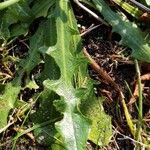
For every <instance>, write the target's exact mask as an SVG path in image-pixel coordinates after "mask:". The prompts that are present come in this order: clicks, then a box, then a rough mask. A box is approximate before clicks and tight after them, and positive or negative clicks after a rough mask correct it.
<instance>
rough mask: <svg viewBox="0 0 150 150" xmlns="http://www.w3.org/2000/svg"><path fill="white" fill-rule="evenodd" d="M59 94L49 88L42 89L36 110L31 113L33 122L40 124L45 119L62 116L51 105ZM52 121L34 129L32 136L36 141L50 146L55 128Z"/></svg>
mask: <svg viewBox="0 0 150 150" xmlns="http://www.w3.org/2000/svg"><path fill="white" fill-rule="evenodd" d="M58 98H59V96H58V95H57V94H55V93H54V92H52V91H50V90H49V89H46V88H45V89H44V91H43V92H42V93H41V95H40V97H39V99H38V103H39V106H38V107H37V109H36V111H35V112H34V113H33V114H31V119H32V122H33V123H34V124H41V123H43V122H46V121H50V120H53V119H56V118H62V116H61V115H60V113H59V112H58V111H57V110H56V108H55V107H54V106H53V105H52V104H53V101H54V100H55V99H58ZM54 123H55V122H52V123H51V124H49V126H44V127H40V128H37V129H35V130H34V136H35V137H36V139H37V141H38V143H40V144H44V145H47V146H49V147H50V146H51V145H52V144H54V143H55V142H56V139H55V136H56V133H57V131H56V129H55V127H54Z"/></svg>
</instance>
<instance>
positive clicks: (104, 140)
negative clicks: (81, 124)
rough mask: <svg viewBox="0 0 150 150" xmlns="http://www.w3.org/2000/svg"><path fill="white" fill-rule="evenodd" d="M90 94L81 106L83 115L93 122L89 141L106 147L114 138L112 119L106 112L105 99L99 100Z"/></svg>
mask: <svg viewBox="0 0 150 150" xmlns="http://www.w3.org/2000/svg"><path fill="white" fill-rule="evenodd" d="M90 94H91V95H89V98H88V99H86V100H85V101H83V102H82V103H81V106H80V107H81V110H82V112H83V114H84V115H86V116H87V117H88V118H89V119H91V120H92V126H91V130H90V134H89V140H91V141H92V142H93V143H95V144H97V145H99V146H105V145H107V144H109V142H110V140H111V137H112V125H111V118H110V117H109V116H108V115H106V114H105V112H104V109H103V105H102V102H103V98H98V99H97V98H96V97H95V96H94V95H93V94H92V93H90Z"/></svg>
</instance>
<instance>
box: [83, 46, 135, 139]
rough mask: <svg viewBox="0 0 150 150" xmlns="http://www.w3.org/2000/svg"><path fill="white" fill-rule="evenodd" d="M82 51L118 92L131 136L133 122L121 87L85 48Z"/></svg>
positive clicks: (133, 131) (133, 132) (133, 133)
mask: <svg viewBox="0 0 150 150" xmlns="http://www.w3.org/2000/svg"><path fill="white" fill-rule="evenodd" d="M83 53H84V55H85V56H86V57H87V58H88V60H89V61H90V64H91V67H92V68H93V69H94V70H95V71H96V72H98V73H99V75H100V76H101V77H102V78H103V79H104V80H105V81H107V83H110V84H111V85H112V86H113V87H114V88H115V90H116V91H117V92H118V94H119V98H120V100H121V103H122V105H123V110H124V114H125V117H126V120H127V124H128V126H129V128H130V131H131V133H132V135H133V136H135V130H134V125H133V122H132V120H131V116H130V114H129V111H128V108H127V106H126V103H125V100H124V95H123V93H122V91H121V88H120V87H119V86H118V84H116V83H115V82H114V81H113V79H112V78H111V77H110V76H109V74H108V73H107V72H106V71H105V70H104V69H103V68H101V67H100V66H99V65H98V64H97V63H96V62H95V60H94V59H92V58H91V56H90V55H89V53H88V52H87V50H86V48H83Z"/></svg>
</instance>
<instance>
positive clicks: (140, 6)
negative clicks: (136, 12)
mask: <svg viewBox="0 0 150 150" xmlns="http://www.w3.org/2000/svg"><path fill="white" fill-rule="evenodd" d="M129 2H130V3H132V4H133V5H135V6H137V7H138V8H139V9H141V10H143V11H145V12H148V13H150V9H149V8H148V7H146V6H145V5H143V4H141V3H139V2H137V1H135V0H129Z"/></svg>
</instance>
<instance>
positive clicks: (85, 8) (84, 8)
mask: <svg viewBox="0 0 150 150" xmlns="http://www.w3.org/2000/svg"><path fill="white" fill-rule="evenodd" d="M73 1H74V2H75V3H76V4H77V5H78V6H79V7H81V8H82V9H83V10H85V11H86V12H88V13H89V14H90V15H92V16H93V17H94V18H95V19H97V20H98V21H100V22H102V23H103V24H104V25H106V26H109V25H108V23H107V22H106V21H104V20H103V19H102V18H100V17H99V16H98V15H97V14H95V13H94V12H93V11H91V10H90V9H88V8H87V7H85V6H84V5H83V4H82V3H80V2H79V0H73Z"/></svg>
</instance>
